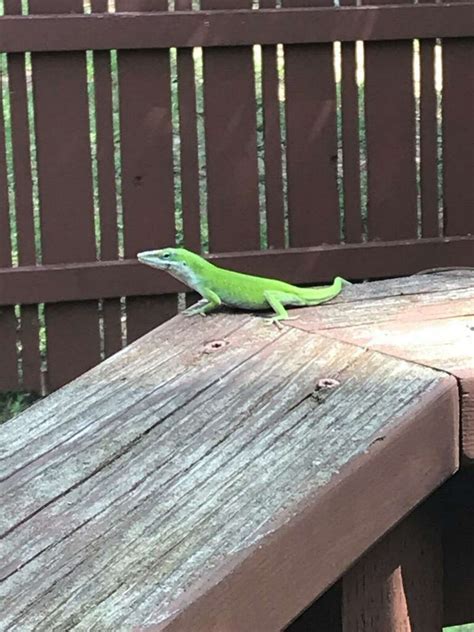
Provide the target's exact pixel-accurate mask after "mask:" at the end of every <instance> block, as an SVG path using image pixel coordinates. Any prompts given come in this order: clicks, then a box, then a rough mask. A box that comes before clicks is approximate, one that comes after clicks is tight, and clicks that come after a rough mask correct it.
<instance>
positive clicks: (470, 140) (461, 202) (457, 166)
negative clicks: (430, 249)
mask: <svg viewBox="0 0 474 632" xmlns="http://www.w3.org/2000/svg"><path fill="white" fill-rule="evenodd" d="M473 58H474V41H473V40H472V39H467V38H466V39H459V40H457V41H455V42H451V41H446V42H443V167H444V173H443V183H444V206H445V209H444V222H445V226H444V228H445V234H446V235H465V234H471V233H473V232H474V213H473V212H472V209H473V208H474V180H473V178H472V174H473V173H474V152H473V150H472V148H473V146H474V120H473V117H472V116H471V113H472V112H473V110H474V64H473ZM460 121H462V123H461V124H460Z"/></svg>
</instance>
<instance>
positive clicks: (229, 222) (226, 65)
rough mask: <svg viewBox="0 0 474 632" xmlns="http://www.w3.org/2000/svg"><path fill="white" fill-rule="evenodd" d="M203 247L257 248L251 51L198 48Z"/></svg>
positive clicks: (240, 2) (239, 1)
mask: <svg viewBox="0 0 474 632" xmlns="http://www.w3.org/2000/svg"><path fill="white" fill-rule="evenodd" d="M251 6H252V2H251V0H225V1H223V0H202V2H201V8H202V9H204V10H206V9H230V8H232V9H234V8H246V9H249V8H251ZM203 54H204V116H205V136H206V172H207V215H208V227H209V251H210V252H213V251H214V252H226V251H227V252H228V251H233V250H235V248H236V245H237V244H238V247H239V248H246V249H249V250H250V249H252V250H253V249H258V248H259V247H260V226H259V199H258V168H257V130H256V101H255V79H254V65H253V51H252V49H251V48H250V47H249V48H245V49H242V48H236V47H230V46H229V47H225V48H219V49H212V50H210V49H209V50H205V51H204V53H203Z"/></svg>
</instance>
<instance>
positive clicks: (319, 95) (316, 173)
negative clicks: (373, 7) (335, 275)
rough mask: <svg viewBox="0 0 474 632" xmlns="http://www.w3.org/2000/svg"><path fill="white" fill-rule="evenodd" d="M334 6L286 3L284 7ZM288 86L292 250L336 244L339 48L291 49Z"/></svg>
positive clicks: (304, 0)
mask: <svg viewBox="0 0 474 632" xmlns="http://www.w3.org/2000/svg"><path fill="white" fill-rule="evenodd" d="M332 4H333V3H332V1H331V0H283V2H282V6H284V7H308V6H313V7H314V6H321V7H323V6H332ZM285 86H286V90H285V92H286V125H287V132H286V137H287V172H288V216H289V230H290V245H291V246H309V245H310V244H313V245H314V244H321V243H336V242H338V241H339V224H340V217H339V215H340V209H339V196H338V190H337V133H336V88H335V80H334V59H333V45H332V44H296V45H292V46H285Z"/></svg>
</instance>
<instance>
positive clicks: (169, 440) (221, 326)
mask: <svg viewBox="0 0 474 632" xmlns="http://www.w3.org/2000/svg"><path fill="white" fill-rule="evenodd" d="M217 341H221V343H222V344H220V346H217V347H215V346H214V347H213V345H212V343H213V342H217ZM295 350H297V352H296V353H295ZM322 377H337V379H338V381H339V387H338V388H335V389H332V390H330V391H327V392H323V391H318V392H316V393H315V384H317V383H318V382H319V380H321V378H322ZM276 393H278V397H276V396H275V394H276ZM457 413H458V398H457V387H456V383H455V380H454V379H453V378H451V377H449V376H446V375H444V374H442V373H440V372H436V371H432V370H431V369H429V368H425V367H420V366H417V365H414V364H411V363H406V362H403V361H400V360H397V359H392V358H388V357H387V356H385V355H383V354H377V353H372V352H365V351H364V350H363V349H361V348H357V347H355V346H353V345H345V344H341V343H339V342H336V341H334V340H328V339H326V338H325V337H324V336H320V335H314V334H308V333H306V332H301V331H297V330H290V329H286V330H284V331H279V330H276V329H272V328H268V327H266V326H264V325H262V323H261V322H260V321H259V320H258V319H255V318H253V317H249V316H242V317H240V318H238V317H237V318H236V317H235V315H229V314H228V315H222V316H220V317H217V318H214V319H210V318H209V319H202V318H196V319H185V318H183V317H177V318H176V319H174V320H172V321H170V322H169V323H166V324H165V325H164V326H163V327H160V328H158V329H156V330H155V331H153V332H151V333H150V334H148V336H146V337H145V338H143V339H142V340H140V341H138V342H137V343H136V344H134V345H131V346H130V347H129V348H128V349H127V350H124V351H122V352H121V353H119V354H117V355H116V356H114V357H113V358H110V359H109V360H107V361H106V362H105V363H103V364H102V365H101V366H100V367H96V368H95V369H93V370H92V371H90V372H89V373H87V374H86V375H84V376H83V377H82V378H80V379H79V380H77V381H76V382H73V383H72V384H70V385H68V386H67V387H66V388H64V389H61V390H60V391H58V392H57V393H55V394H53V395H52V396H51V397H50V398H47V399H46V400H44V401H43V402H40V403H39V404H38V405H36V406H35V407H33V408H32V409H31V410H30V411H29V412H28V413H27V414H24V415H22V416H20V417H19V418H18V419H17V420H16V421H13V422H10V423H9V424H6V425H5V427H4V428H2V445H4V446H6V449H5V450H4V451H3V454H2V461H1V468H2V469H1V471H0V479H2V480H1V486H2V489H1V493H2V498H3V499H4V502H3V505H2V512H1V515H0V526H1V531H2V533H3V534H5V538H4V545H5V550H6V555H5V558H4V563H3V566H2V568H3V579H4V581H3V582H2V591H3V592H2V596H3V595H5V596H7V597H8V599H7V600H6V603H7V608H6V609H4V611H3V612H2V617H3V622H4V623H5V625H7V626H8V625H10V623H11V622H12V621H14V622H15V625H16V626H17V627H28V626H30V627H38V626H40V625H43V623H44V625H46V624H47V625H48V626H54V625H59V626H63V627H67V626H68V625H69V626H70V625H72V623H73V622H74V621H77V620H80V621H81V625H83V626H85V627H93V626H94V625H100V626H104V625H105V626H108V627H112V628H114V629H115V628H117V627H119V628H120V627H122V628H127V627H137V626H138V627H140V626H143V625H146V626H147V627H150V628H151V629H156V630H159V629H166V630H169V631H171V630H179V631H180V632H185V631H187V630H189V631H191V630H192V631H193V632H204V631H206V632H211V631H212V630H216V631H217V630H226V629H229V630H232V629H236V630H238V629H244V630H252V629H256V630H266V629H268V630H275V629H281V628H282V627H284V626H286V625H287V624H288V623H289V621H291V620H293V619H294V618H295V616H296V615H297V614H298V613H299V612H301V610H302V609H303V608H305V607H306V606H307V605H308V604H309V603H310V602H311V601H312V600H313V599H314V598H315V597H316V596H317V595H318V594H320V593H322V592H323V591H324V590H325V589H326V588H327V587H328V586H329V585H332V583H333V582H334V581H335V579H337V577H338V576H340V575H341V573H343V572H344V571H345V570H346V569H347V567H348V566H349V565H350V564H351V563H352V561H353V560H354V559H356V558H357V557H359V556H360V555H361V554H362V553H364V552H365V551H366V550H367V548H368V547H369V546H371V545H372V544H373V542H374V541H376V540H377V539H378V538H380V537H381V536H382V535H383V534H384V533H385V532H387V530H389V529H390V528H391V527H392V526H393V525H394V523H395V522H397V521H399V520H400V518H401V517H403V516H404V515H406V514H407V513H408V512H410V511H411V510H412V509H413V507H414V506H415V505H416V504H418V503H419V502H420V500H422V499H423V498H424V497H426V496H427V495H428V494H430V493H431V492H432V491H433V489H434V488H436V487H437V486H438V485H439V484H440V483H441V482H442V481H443V480H445V479H446V478H447V477H449V476H451V475H452V473H453V472H454V471H455V470H456V468H457V466H458V458H457V454H458V452H457V449H458V445H457V440H458V423H457V422H458V420H457ZM20 424H21V428H22V432H18V427H19V425H20ZM117 424H119V425H120V433H117ZM401 459H403V463H404V467H403V468H401V467H400V460H401ZM380 472H384V476H380ZM369 488H370V490H371V493H370V494H367V489H369ZM374 507H377V508H378V511H377V512H376V513H375V512H374ZM369 518H370V519H369ZM282 551H284V555H282ZM31 558H34V559H31ZM86 560H87V563H85V561H86ZM81 561H83V562H84V563H81ZM183 586H185V587H186V588H185V590H184V591H183V590H182V587H183ZM179 587H181V589H180V588H179ZM269 595H270V596H271V599H269V598H268V596H269ZM25 605H27V607H25Z"/></svg>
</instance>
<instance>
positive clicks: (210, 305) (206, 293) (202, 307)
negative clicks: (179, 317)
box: [183, 290, 222, 316]
mask: <svg viewBox="0 0 474 632" xmlns="http://www.w3.org/2000/svg"><path fill="white" fill-rule="evenodd" d="M200 294H201V296H202V297H203V300H202V301H199V302H198V303H197V304H196V305H192V306H191V307H189V308H188V309H186V310H185V311H184V312H183V314H184V315H185V316H195V315H196V314H200V315H201V316H205V315H206V314H208V313H209V312H211V311H213V310H214V309H217V307H219V306H220V305H221V304H222V301H221V299H220V298H219V296H218V295H217V294H216V293H215V292H213V291H212V290H203V291H202V292H200Z"/></svg>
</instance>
